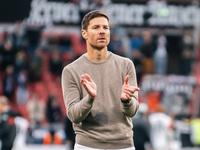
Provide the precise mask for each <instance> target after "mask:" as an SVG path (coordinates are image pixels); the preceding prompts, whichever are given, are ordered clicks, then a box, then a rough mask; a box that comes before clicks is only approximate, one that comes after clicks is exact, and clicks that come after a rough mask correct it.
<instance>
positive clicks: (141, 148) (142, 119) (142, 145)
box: [132, 103, 151, 150]
mask: <svg viewBox="0 0 200 150" xmlns="http://www.w3.org/2000/svg"><path fill="white" fill-rule="evenodd" d="M147 113H148V106H147V104H145V103H140V107H139V112H138V113H137V115H136V117H134V118H133V119H132V121H133V131H134V137H133V138H134V145H135V149H136V150H147V148H148V150H149V149H150V148H151V141H150V127H151V126H150V124H149V122H148V120H147Z"/></svg>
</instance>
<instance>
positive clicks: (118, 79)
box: [62, 52, 139, 149]
mask: <svg viewBox="0 0 200 150" xmlns="http://www.w3.org/2000/svg"><path fill="white" fill-rule="evenodd" d="M84 73H87V74H88V75H89V76H90V77H91V78H92V80H93V81H94V82H95V83H96V85H97V97H96V98H95V100H91V99H90V98H89V95H88V93H87V92H86V90H85V89H84V87H83V86H82V85H81V83H80V78H81V75H82V74H84ZM126 75H129V76H130V78H129V84H130V85H132V86H135V87H137V81H136V73H135V68H134V65H133V63H132V61H131V60H130V59H128V58H124V57H121V56H118V55H116V54H113V53H111V52H109V57H108V58H107V59H106V60H105V61H102V62H92V61H90V60H89V59H87V57H86V56H85V54H84V55H82V56H81V57H80V58H78V59H77V60H75V61H74V62H73V63H71V64H69V65H67V66H66V67H65V68H64V69H63V72H62V91H63V97H64V102H65V106H66V111H67V115H68V117H69V119H70V120H71V121H72V122H73V126H74V130H75V133H76V143H78V144H81V145H84V146H88V147H93V148H100V149H118V148H127V147H132V146H133V132H132V122H131V117H133V116H134V115H135V114H136V112H137V110H138V107H139V103H138V100H137V98H138V92H135V94H134V96H133V98H132V100H131V101H130V102H129V103H128V104H124V103H121V101H120V96H121V90H122V85H123V83H124V79H125V77H126Z"/></svg>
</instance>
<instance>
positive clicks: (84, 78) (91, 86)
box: [80, 73, 97, 99]
mask: <svg viewBox="0 0 200 150" xmlns="http://www.w3.org/2000/svg"><path fill="white" fill-rule="evenodd" d="M80 81H81V84H82V85H83V86H84V88H85V89H86V91H87V92H88V94H89V95H90V98H92V99H95V98H96V96H97V86H96V84H95V82H94V81H93V80H92V79H91V78H90V76H89V75H88V74H86V73H85V74H82V75H81V80H80Z"/></svg>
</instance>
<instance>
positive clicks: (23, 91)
mask: <svg viewBox="0 0 200 150" xmlns="http://www.w3.org/2000/svg"><path fill="white" fill-rule="evenodd" d="M27 80H28V79H27V72H26V70H22V71H21V72H20V73H19V75H18V77H17V82H18V87H17V89H16V100H17V104H26V102H27V100H28V97H29V92H28V90H27Z"/></svg>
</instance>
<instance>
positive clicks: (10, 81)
mask: <svg viewBox="0 0 200 150" xmlns="http://www.w3.org/2000/svg"><path fill="white" fill-rule="evenodd" d="M15 88H16V79H15V75H14V68H13V66H12V65H9V66H7V67H6V74H5V77H4V79H3V94H4V95H5V96H6V97H8V99H9V100H10V101H11V102H14V97H15Z"/></svg>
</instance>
